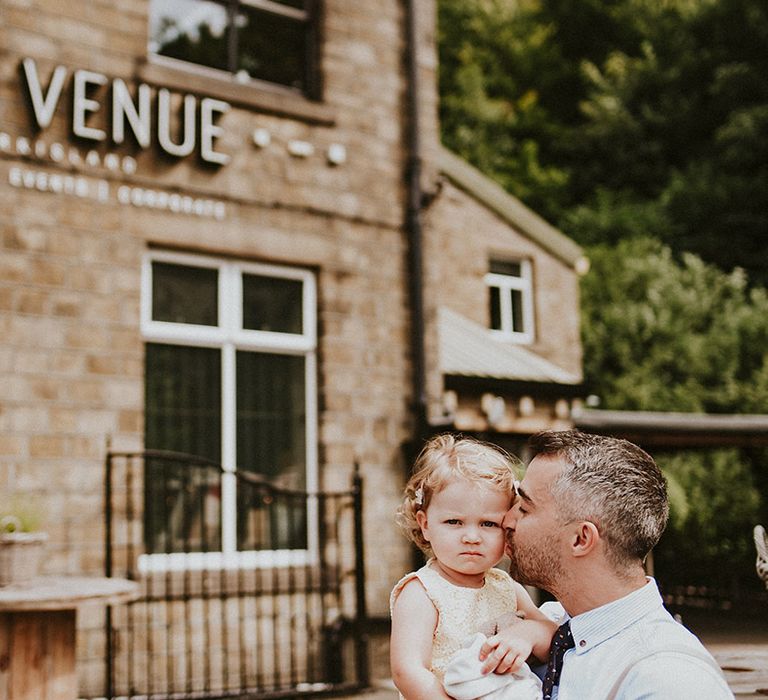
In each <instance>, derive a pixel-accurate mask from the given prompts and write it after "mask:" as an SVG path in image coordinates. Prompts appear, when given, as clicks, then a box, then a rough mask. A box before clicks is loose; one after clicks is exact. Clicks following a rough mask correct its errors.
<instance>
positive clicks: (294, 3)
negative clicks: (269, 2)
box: [274, 0, 307, 10]
mask: <svg viewBox="0 0 768 700" xmlns="http://www.w3.org/2000/svg"><path fill="white" fill-rule="evenodd" d="M274 1H275V2H277V3H279V4H280V5H288V7H295V8H296V9H298V10H303V9H304V6H305V5H306V4H307V2H306V0H274Z"/></svg>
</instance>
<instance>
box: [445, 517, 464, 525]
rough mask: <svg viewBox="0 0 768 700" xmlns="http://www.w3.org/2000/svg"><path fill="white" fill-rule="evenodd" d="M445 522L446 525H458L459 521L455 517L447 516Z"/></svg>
mask: <svg viewBox="0 0 768 700" xmlns="http://www.w3.org/2000/svg"><path fill="white" fill-rule="evenodd" d="M445 522H446V523H448V525H458V524H459V523H460V522H461V521H460V520H458V519H457V518H448V520H446V521H445Z"/></svg>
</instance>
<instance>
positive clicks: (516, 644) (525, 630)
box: [480, 581, 557, 673]
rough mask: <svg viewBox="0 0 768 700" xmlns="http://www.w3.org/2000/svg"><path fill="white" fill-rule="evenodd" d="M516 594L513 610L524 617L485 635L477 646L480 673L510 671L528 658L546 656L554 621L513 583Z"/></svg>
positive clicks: (554, 628)
mask: <svg viewBox="0 0 768 700" xmlns="http://www.w3.org/2000/svg"><path fill="white" fill-rule="evenodd" d="M513 584H514V587H515V593H516V594H517V609H518V612H520V613H523V615H524V617H525V619H522V620H516V621H514V622H512V624H511V625H507V626H505V627H503V628H502V629H500V630H499V631H498V632H497V633H496V634H495V635H493V636H492V637H489V638H488V641H486V643H485V644H483V646H482V647H481V649H480V660H481V661H482V660H485V663H484V664H483V673H490V672H491V671H495V672H496V673H514V672H515V671H517V670H518V669H519V668H520V667H521V666H522V665H523V663H525V662H526V661H527V660H528V657H529V656H531V655H533V656H535V657H536V658H537V659H539V660H540V661H546V660H547V659H548V658H549V648H550V646H551V645H552V637H553V636H554V634H555V632H556V631H557V623H555V622H552V621H551V620H550V619H549V618H547V617H546V616H545V615H544V614H543V613H542V612H541V611H540V610H539V609H538V608H537V607H536V606H535V605H534V603H533V601H532V600H531V596H530V595H528V591H526V590H525V588H524V587H523V586H521V585H520V584H519V583H517V581H514V582H513Z"/></svg>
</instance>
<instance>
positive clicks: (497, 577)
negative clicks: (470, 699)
mask: <svg viewBox="0 0 768 700" xmlns="http://www.w3.org/2000/svg"><path fill="white" fill-rule="evenodd" d="M434 564H435V560H434V559H430V560H429V561H428V562H427V563H426V565H424V566H423V567H422V568H421V569H419V570H418V571H413V572H411V573H410V574H407V575H405V576H403V578H401V579H400V580H399V581H398V582H397V584H396V585H395V587H394V588H393V589H392V593H391V595H390V597H389V607H390V612H391V611H392V607H393V606H394V604H395V600H397V596H398V595H399V594H400V591H401V590H403V586H405V584H406V583H408V582H409V581H411V580H413V579H418V580H419V581H420V582H421V585H422V586H424V590H425V591H426V592H427V596H429V599H430V600H431V601H432V604H433V605H434V606H435V609H436V610H437V627H436V628H435V632H434V634H433V636H432V668H431V671H432V673H434V674H435V675H436V676H437V678H438V680H439V681H440V682H441V683H442V682H443V676H444V674H445V669H446V666H447V665H448V662H449V661H450V659H451V657H452V656H453V654H454V653H456V652H457V651H458V650H459V649H461V648H462V642H463V641H464V640H465V639H466V638H467V637H469V636H471V635H473V634H475V633H476V632H482V633H483V634H485V635H491V634H494V631H495V627H496V623H497V621H498V620H499V619H500V618H502V617H505V616H509V615H510V614H514V613H515V611H516V610H517V596H516V594H515V588H514V584H513V583H512V579H511V578H510V576H509V574H507V573H505V572H503V571H501V570H499V569H491V570H490V571H488V573H487V574H486V575H485V582H484V583H483V586H482V588H464V587H463V586H457V585H456V584H454V583H451V582H450V581H446V580H445V579H444V578H443V577H442V576H441V575H440V574H439V573H438V571H437V568H436V567H435V565H434Z"/></svg>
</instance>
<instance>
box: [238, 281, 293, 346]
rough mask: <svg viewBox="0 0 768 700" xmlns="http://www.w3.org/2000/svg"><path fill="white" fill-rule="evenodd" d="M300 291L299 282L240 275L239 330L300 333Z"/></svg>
mask: <svg viewBox="0 0 768 700" xmlns="http://www.w3.org/2000/svg"><path fill="white" fill-rule="evenodd" d="M303 290H304V283H303V282H302V281H301V280H292V279H283V278H280V277H262V276H260V275H243V328H245V329H248V330H256V331H274V332H277V333H302V331H303V325H304V320H303V313H302V300H303Z"/></svg>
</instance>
